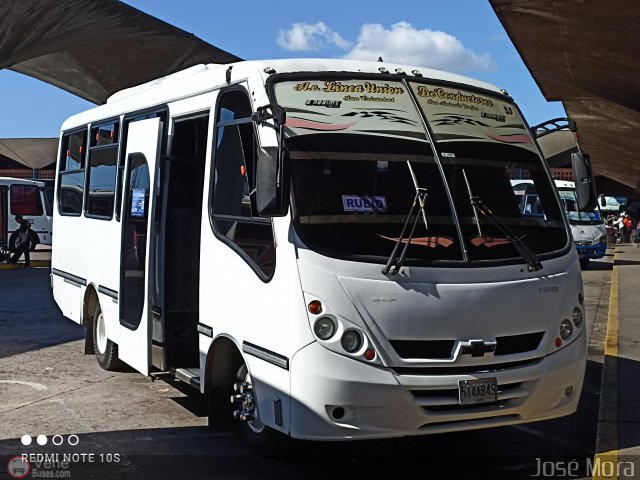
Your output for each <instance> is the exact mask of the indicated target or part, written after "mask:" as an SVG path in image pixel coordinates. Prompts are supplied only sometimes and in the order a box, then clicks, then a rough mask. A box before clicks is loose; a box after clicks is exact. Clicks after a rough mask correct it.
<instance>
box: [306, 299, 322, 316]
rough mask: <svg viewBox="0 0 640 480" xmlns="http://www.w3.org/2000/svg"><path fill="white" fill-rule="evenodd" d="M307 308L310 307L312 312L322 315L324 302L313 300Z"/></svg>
mask: <svg viewBox="0 0 640 480" xmlns="http://www.w3.org/2000/svg"><path fill="white" fill-rule="evenodd" d="M307 308H308V309H309V313H312V314H313V315H320V314H321V313H322V303H320V300H313V301H311V302H309V305H307Z"/></svg>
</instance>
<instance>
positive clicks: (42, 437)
mask: <svg viewBox="0 0 640 480" xmlns="http://www.w3.org/2000/svg"><path fill="white" fill-rule="evenodd" d="M47 441H48V440H47V436H46V435H38V438H37V439H36V442H38V445H46V444H47Z"/></svg>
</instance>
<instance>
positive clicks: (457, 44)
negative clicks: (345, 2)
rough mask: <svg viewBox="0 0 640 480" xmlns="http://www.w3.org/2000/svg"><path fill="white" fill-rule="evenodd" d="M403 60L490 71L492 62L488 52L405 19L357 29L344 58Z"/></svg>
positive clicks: (413, 62)
mask: <svg viewBox="0 0 640 480" xmlns="http://www.w3.org/2000/svg"><path fill="white" fill-rule="evenodd" d="M378 57H382V59H383V60H384V61H385V62H394V63H404V64H408V65H417V66H423V67H429V68H436V69H440V70H449V71H457V72H460V71H466V70H490V69H492V68H493V67H494V62H493V60H492V58H491V56H490V55H489V54H482V55H479V54H477V53H475V52H473V51H472V50H470V49H468V48H466V47H465V46H464V45H463V44H462V42H461V41H460V40H458V39H457V38H456V37H454V36H452V35H449V34H448V33H444V32H439V31H433V30H428V29H424V30H418V29H416V28H414V27H413V26H412V25H411V24H410V23H408V22H399V23H396V24H394V25H392V26H391V28H390V29H389V30H387V29H386V28H385V27H383V26H382V25H380V24H378V23H373V24H365V25H363V26H362V27H361V28H360V34H359V36H358V41H357V43H356V45H355V46H354V47H353V48H352V49H351V51H350V52H349V53H347V54H346V55H344V58H351V59H356V60H372V61H375V60H377V59H378Z"/></svg>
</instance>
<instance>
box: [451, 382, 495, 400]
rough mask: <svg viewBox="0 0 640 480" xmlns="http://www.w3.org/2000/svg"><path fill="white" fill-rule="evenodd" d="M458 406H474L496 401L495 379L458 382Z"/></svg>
mask: <svg viewBox="0 0 640 480" xmlns="http://www.w3.org/2000/svg"><path fill="white" fill-rule="evenodd" d="M458 400H459V402H460V405H476V404H478V403H491V402H497V401H498V381H497V380H496V378H495V377H490V378H478V379H475V380H459V381H458Z"/></svg>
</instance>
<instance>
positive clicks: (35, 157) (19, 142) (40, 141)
mask: <svg viewBox="0 0 640 480" xmlns="http://www.w3.org/2000/svg"><path fill="white" fill-rule="evenodd" d="M57 151H58V139H57V138H0V168H4V166H3V162H2V157H7V158H9V159H11V160H13V161H14V162H17V163H18V164H20V165H24V166H25V167H28V168H32V169H39V168H45V167H49V166H51V165H52V164H55V162H56V153H57Z"/></svg>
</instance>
